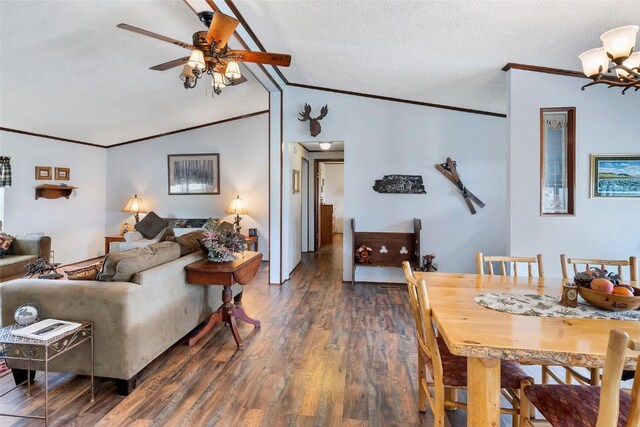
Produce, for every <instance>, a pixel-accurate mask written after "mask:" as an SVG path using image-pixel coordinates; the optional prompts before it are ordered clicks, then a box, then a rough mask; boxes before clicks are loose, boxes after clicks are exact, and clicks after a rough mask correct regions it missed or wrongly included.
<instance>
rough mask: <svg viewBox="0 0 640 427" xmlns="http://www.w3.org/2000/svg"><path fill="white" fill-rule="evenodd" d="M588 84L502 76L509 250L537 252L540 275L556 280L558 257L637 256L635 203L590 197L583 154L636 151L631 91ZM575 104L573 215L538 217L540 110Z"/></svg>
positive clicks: (639, 149)
mask: <svg viewBox="0 0 640 427" xmlns="http://www.w3.org/2000/svg"><path fill="white" fill-rule="evenodd" d="M587 82H588V80H582V79H576V78H574V77H564V76H556V75H549V74H542V73H533V72H527V71H521V70H511V71H509V82H508V93H509V113H508V117H509V122H510V123H509V129H510V130H509V132H510V135H509V145H510V154H509V160H510V172H509V177H510V190H509V194H510V202H509V209H510V223H511V232H510V239H509V245H510V252H511V254H514V255H528V254H536V253H542V254H543V255H544V267H545V274H546V275H547V276H556V277H561V274H562V273H561V269H560V254H561V253H566V254H568V255H570V256H574V257H581V258H609V259H612V258H613V259H624V258H628V257H629V256H630V255H636V256H639V255H640V239H638V236H639V235H640V222H638V218H639V217H640V202H639V201H638V200H623V199H590V198H589V183H590V158H589V155H590V154H594V153H611V154H619V153H634V154H638V153H640V145H639V144H638V124H639V123H640V108H639V107H640V100H639V98H638V94H637V93H633V92H628V93H627V94H626V95H621V94H620V90H619V89H607V88H606V87H604V86H601V87H591V88H588V89H586V90H585V91H582V90H580V87H581V86H582V85H584V84H585V83H587ZM543 107H576V187H575V216H566V217H557V216H556V217H541V216H540V208H539V203H540V161H539V156H540V108H543Z"/></svg>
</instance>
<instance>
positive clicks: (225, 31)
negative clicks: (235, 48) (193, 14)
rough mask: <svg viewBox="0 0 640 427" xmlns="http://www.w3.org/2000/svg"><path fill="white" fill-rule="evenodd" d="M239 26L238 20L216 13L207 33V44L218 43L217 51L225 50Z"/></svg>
mask: <svg viewBox="0 0 640 427" xmlns="http://www.w3.org/2000/svg"><path fill="white" fill-rule="evenodd" d="M237 26H238V20H237V19H235V18H232V17H231V16H228V15H225V14H224V13H222V12H215V13H214V14H213V20H212V21H211V26H210V27H209V32H208V33H207V37H206V38H207V43H212V42H216V43H217V44H216V50H221V49H224V47H225V46H226V45H227V42H228V41H229V39H230V38H231V35H232V34H233V32H234V31H235V30H236V27H237Z"/></svg>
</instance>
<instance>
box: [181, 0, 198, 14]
mask: <svg viewBox="0 0 640 427" xmlns="http://www.w3.org/2000/svg"><path fill="white" fill-rule="evenodd" d="M182 1H183V2H184V4H186V5H187V7H188V8H189V9H191V11H192V12H193V13H195V14H196V16H197V15H198V12H197V11H196V10H195V9H194V8H193V6H191V4H190V3H189V2H188V1H187V0H182Z"/></svg>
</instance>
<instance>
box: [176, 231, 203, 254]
mask: <svg viewBox="0 0 640 427" xmlns="http://www.w3.org/2000/svg"><path fill="white" fill-rule="evenodd" d="M203 238H204V235H203V234H202V230H196V231H192V232H190V233H187V234H183V235H182V236H170V237H168V238H167V241H169V242H176V243H177V244H179V245H180V256H184V255H187V254H190V253H193V252H197V251H199V250H200V243H198V241H199V240H202V239H203Z"/></svg>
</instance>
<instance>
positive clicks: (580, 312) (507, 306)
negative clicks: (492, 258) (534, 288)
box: [473, 293, 640, 320]
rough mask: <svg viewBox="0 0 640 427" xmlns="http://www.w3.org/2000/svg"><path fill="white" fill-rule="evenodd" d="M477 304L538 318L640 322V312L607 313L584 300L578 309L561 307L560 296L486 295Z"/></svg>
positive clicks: (477, 298)
mask: <svg viewBox="0 0 640 427" xmlns="http://www.w3.org/2000/svg"><path fill="white" fill-rule="evenodd" d="M473 300H474V301H475V302H477V303H478V304H480V305H481V306H484V307H487V308H490V309H491V310H496V311H502V312H505V313H511V314H522V315H525V316H538V317H579V318H591V319H617V320H640V311H638V310H629V311H606V310H601V309H599V308H596V307H594V306H592V305H590V304H588V303H586V302H584V301H583V300H580V303H579V304H578V306H577V307H576V308H572V307H565V306H563V305H560V296H550V295H538V294H506V293H504V294H503V293H486V294H480V295H477V296H476V297H475V298H474V299H473Z"/></svg>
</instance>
